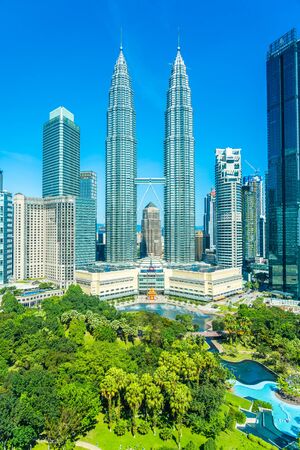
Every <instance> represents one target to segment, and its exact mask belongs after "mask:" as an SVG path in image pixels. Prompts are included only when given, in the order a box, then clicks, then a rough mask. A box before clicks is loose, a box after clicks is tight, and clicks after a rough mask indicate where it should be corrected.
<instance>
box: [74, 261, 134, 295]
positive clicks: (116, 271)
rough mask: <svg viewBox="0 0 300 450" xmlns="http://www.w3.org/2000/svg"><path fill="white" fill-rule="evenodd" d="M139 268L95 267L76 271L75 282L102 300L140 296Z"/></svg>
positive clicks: (86, 291)
mask: <svg viewBox="0 0 300 450" xmlns="http://www.w3.org/2000/svg"><path fill="white" fill-rule="evenodd" d="M138 273H139V269H138V268H137V267H134V266H133V267H129V268H122V267H120V268H118V267H111V266H110V267H109V268H108V267H107V268H105V267H102V266H99V267H97V266H95V267H94V268H91V269H87V270H76V272H75V280H76V283H77V284H79V286H80V287H81V288H82V290H83V291H84V292H85V293H87V294H91V295H96V296H98V297H99V298H100V299H101V300H109V299H113V298H118V297H127V296H131V295H137V294H138Z"/></svg>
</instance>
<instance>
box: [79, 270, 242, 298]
mask: <svg viewBox="0 0 300 450" xmlns="http://www.w3.org/2000/svg"><path fill="white" fill-rule="evenodd" d="M75 280H76V283H77V284H79V285H80V286H81V288H82V290H83V291H84V292H86V293H87V294H92V295H96V296H98V297H99V298H100V299H103V300H108V299H113V298H118V297H125V296H129V295H130V296H131V295H138V294H147V292H148V291H149V290H150V289H154V290H155V291H156V292H157V293H158V294H165V295H172V296H177V297H185V298H191V299H194V300H201V301H211V300H218V299H221V298H224V297H228V296H230V295H234V294H237V293H240V292H242V290H243V281H242V275H241V270H240V269H238V268H229V269H218V268H215V267H211V266H208V265H207V264H199V265H193V266H187V267H184V266H182V267H176V266H174V267H172V266H170V265H163V263H161V262H160V263H158V262H157V261H156V262H151V263H149V261H148V262H147V261H145V262H143V263H140V265H139V266H138V265H135V266H128V267H126V266H123V267H121V266H105V265H99V266H95V267H93V268H92V269H91V268H87V269H86V270H76V272H75Z"/></svg>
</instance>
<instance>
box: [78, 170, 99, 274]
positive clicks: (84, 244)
mask: <svg viewBox="0 0 300 450" xmlns="http://www.w3.org/2000/svg"><path fill="white" fill-rule="evenodd" d="M96 225H97V175H96V173H95V172H92V171H83V172H80V197H79V198H76V222H75V229H76V233H75V239H76V243H75V266H76V268H79V267H84V266H88V265H91V264H93V263H94V262H95V261H96Z"/></svg>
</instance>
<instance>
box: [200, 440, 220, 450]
mask: <svg viewBox="0 0 300 450" xmlns="http://www.w3.org/2000/svg"><path fill="white" fill-rule="evenodd" d="M201 449H202V450H217V447H216V444H215V441H214V440H213V438H209V439H208V440H207V441H206V442H204V444H202V446H201Z"/></svg>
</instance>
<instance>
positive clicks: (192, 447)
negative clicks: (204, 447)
mask: <svg viewBox="0 0 300 450" xmlns="http://www.w3.org/2000/svg"><path fill="white" fill-rule="evenodd" d="M184 450H198V447H197V445H196V444H194V442H193V441H190V442H189V443H188V444H187V445H186V446H185V447H184Z"/></svg>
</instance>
